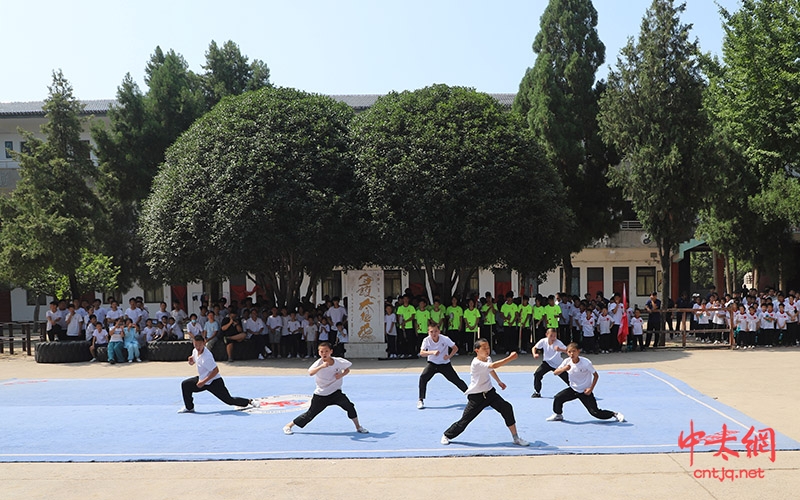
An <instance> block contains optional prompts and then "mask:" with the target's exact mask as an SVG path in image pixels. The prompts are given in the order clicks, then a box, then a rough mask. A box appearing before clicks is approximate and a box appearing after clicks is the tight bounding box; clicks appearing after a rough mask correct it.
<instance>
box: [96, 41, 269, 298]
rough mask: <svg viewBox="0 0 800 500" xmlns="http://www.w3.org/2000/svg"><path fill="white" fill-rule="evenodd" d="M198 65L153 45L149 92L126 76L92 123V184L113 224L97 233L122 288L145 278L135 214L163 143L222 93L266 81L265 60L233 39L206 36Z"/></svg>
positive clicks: (147, 79)
mask: <svg viewBox="0 0 800 500" xmlns="http://www.w3.org/2000/svg"><path fill="white" fill-rule="evenodd" d="M203 68H204V69H205V70H206V71H205V73H203V74H202V75H198V74H196V73H194V72H193V71H191V70H190V69H189V64H188V63H187V61H186V60H185V59H184V58H183V56H181V55H180V54H178V53H176V52H175V51H174V50H168V51H166V52H164V51H163V50H162V49H161V47H156V49H155V51H154V52H153V54H152V55H151V57H150V60H149V61H148V62H147V65H146V67H145V83H146V84H147V87H148V88H147V91H146V92H142V90H141V89H140V88H139V86H138V85H137V84H136V82H134V81H133V79H132V78H131V76H130V74H128V75H126V76H125V78H124V79H123V81H122V84H121V85H120V87H119V88H118V89H117V104H116V105H114V106H112V108H111V109H110V110H109V112H108V119H109V122H110V123H109V125H108V126H106V125H105V124H103V123H102V122H96V123H95V124H94V126H93V129H92V136H93V138H94V140H95V143H96V149H97V156H98V160H99V166H100V173H101V175H100V176H99V178H98V181H97V183H98V186H99V188H100V192H101V193H102V194H103V196H102V200H103V204H104V209H105V211H106V212H107V213H108V214H109V217H110V219H111V221H112V229H113V231H112V232H109V233H107V235H106V237H105V238H104V239H103V240H104V245H105V248H106V252H107V253H108V254H109V255H112V256H113V257H114V261H115V262H116V263H117V264H118V265H120V266H121V267H122V269H123V272H122V274H121V276H120V281H121V284H122V285H123V287H127V286H130V285H131V284H133V282H134V281H139V282H148V281H150V278H151V277H150V276H149V274H148V273H147V270H146V266H144V259H143V257H142V242H141V241H139V239H138V236H137V221H138V218H139V214H140V211H141V204H142V201H143V200H144V199H145V198H146V197H147V196H148V195H149V193H150V190H151V187H152V182H153V177H154V176H155V175H156V172H157V171H158V167H159V165H160V164H161V163H162V162H163V161H164V155H165V152H166V150H167V148H168V147H169V146H170V145H171V144H172V143H173V142H175V140H176V139H177V138H178V137H179V136H180V134H182V133H183V132H184V131H185V130H186V129H188V128H189V126H190V125H191V124H192V123H194V121H195V120H197V119H198V118H199V117H200V116H202V114H203V113H205V112H206V111H207V110H208V109H210V108H211V107H212V106H213V105H214V104H216V103H217V102H218V101H219V100H220V99H221V98H222V97H224V96H227V95H236V94H241V93H242V92H245V91H247V90H253V89H257V88H261V87H264V86H268V85H269V68H267V66H266V64H264V63H263V62H262V61H259V60H254V61H252V62H248V58H247V56H244V55H242V54H241V52H240V51H239V47H238V45H236V44H235V43H234V42H232V41H227V42H225V43H224V44H223V45H222V46H221V47H220V46H218V45H217V44H216V42H214V41H212V42H211V44H210V45H209V49H208V51H207V52H206V63H205V65H204V66H203ZM147 237H152V234H149V235H147Z"/></svg>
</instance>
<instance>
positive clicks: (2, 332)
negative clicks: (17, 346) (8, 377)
mask: <svg viewBox="0 0 800 500" xmlns="http://www.w3.org/2000/svg"><path fill="white" fill-rule="evenodd" d="M35 327H36V325H35V324H34V323H32V322H29V323H0V353H2V352H3V349H4V345H5V343H6V342H8V352H9V354H14V342H21V343H22V350H23V351H27V353H28V356H30V355H31V332H33V331H34V330H35ZM15 329H19V331H20V336H19V337H15V336H14V330H15Z"/></svg>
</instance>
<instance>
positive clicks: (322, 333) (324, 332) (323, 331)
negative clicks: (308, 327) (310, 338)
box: [319, 325, 331, 342]
mask: <svg viewBox="0 0 800 500" xmlns="http://www.w3.org/2000/svg"><path fill="white" fill-rule="evenodd" d="M330 331H331V327H330V326H329V325H319V341H320V342H327V341H328V334H329V333H330Z"/></svg>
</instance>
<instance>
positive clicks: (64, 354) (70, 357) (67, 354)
mask: <svg viewBox="0 0 800 500" xmlns="http://www.w3.org/2000/svg"><path fill="white" fill-rule="evenodd" d="M90 344H91V343H90V342H89V341H88V340H82V341H80V342H40V343H39V345H37V346H36V362H37V363H79V362H82V361H89V360H90V359H92V354H91V353H90V352H89V345H90Z"/></svg>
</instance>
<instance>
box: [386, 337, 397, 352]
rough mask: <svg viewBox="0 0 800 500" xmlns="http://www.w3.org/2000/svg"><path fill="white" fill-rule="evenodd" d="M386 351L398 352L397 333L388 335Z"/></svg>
mask: <svg viewBox="0 0 800 500" xmlns="http://www.w3.org/2000/svg"><path fill="white" fill-rule="evenodd" d="M386 353H387V354H389V355H390V356H391V355H392V354H397V335H386Z"/></svg>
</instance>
